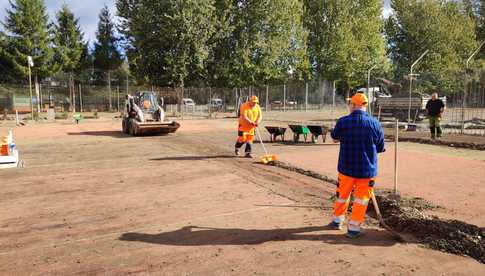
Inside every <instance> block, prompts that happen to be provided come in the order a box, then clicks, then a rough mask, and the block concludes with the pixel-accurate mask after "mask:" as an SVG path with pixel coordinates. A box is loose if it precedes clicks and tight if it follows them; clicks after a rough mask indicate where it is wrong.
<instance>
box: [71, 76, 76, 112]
mask: <svg viewBox="0 0 485 276" xmlns="http://www.w3.org/2000/svg"><path fill="white" fill-rule="evenodd" d="M71 86H72V112H73V113H76V86H75V85H74V78H73V79H72V85H71Z"/></svg>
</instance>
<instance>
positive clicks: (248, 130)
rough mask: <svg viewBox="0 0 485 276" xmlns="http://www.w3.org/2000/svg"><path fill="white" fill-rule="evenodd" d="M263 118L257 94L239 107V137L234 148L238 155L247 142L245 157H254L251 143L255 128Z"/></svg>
mask: <svg viewBox="0 0 485 276" xmlns="http://www.w3.org/2000/svg"><path fill="white" fill-rule="evenodd" d="M262 119H263V116H262V114H261V108H260V107H259V99H258V97H257V96H252V97H251V99H250V100H249V101H248V102H246V103H244V104H242V105H241V107H240V108H239V127H238V134H237V136H238V137H237V142H236V145H235V150H234V152H235V153H236V155H239V149H240V148H241V147H242V146H243V145H244V144H246V149H245V153H246V154H245V157H247V158H252V156H251V144H252V143H253V141H254V128H256V127H257V126H258V125H259V124H260V123H261V120H262Z"/></svg>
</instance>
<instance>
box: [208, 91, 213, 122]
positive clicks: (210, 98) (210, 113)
mask: <svg viewBox="0 0 485 276" xmlns="http://www.w3.org/2000/svg"><path fill="white" fill-rule="evenodd" d="M210 118H212V88H211V87H209V119H210Z"/></svg>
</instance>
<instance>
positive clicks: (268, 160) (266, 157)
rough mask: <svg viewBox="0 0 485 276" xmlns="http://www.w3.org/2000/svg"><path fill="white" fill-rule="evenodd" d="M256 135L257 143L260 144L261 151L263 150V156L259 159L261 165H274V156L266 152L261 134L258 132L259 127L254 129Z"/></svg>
mask: <svg viewBox="0 0 485 276" xmlns="http://www.w3.org/2000/svg"><path fill="white" fill-rule="evenodd" d="M256 133H257V134H258V138H259V141H260V142H261V146H262V147H263V150H264V155H263V156H262V157H261V159H260V161H261V163H263V164H265V165H267V164H270V163H274V162H275V161H276V155H274V154H268V151H267V150H266V147H265V146H264V143H263V139H262V138H261V133H260V132H259V127H256Z"/></svg>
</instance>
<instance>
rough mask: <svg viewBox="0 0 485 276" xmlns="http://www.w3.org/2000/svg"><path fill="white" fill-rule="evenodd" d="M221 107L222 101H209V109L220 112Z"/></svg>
mask: <svg viewBox="0 0 485 276" xmlns="http://www.w3.org/2000/svg"><path fill="white" fill-rule="evenodd" d="M223 106H224V102H223V101H222V99H218V98H216V99H212V100H211V109H213V110H216V111H220V110H222V109H223Z"/></svg>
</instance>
